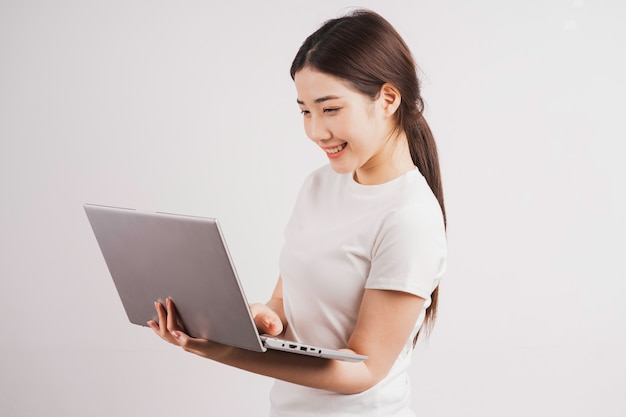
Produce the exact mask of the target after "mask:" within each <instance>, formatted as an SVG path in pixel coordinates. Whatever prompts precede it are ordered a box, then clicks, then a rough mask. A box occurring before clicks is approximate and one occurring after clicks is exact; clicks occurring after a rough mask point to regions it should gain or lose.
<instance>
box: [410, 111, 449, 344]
mask: <svg viewBox="0 0 626 417" xmlns="http://www.w3.org/2000/svg"><path fill="white" fill-rule="evenodd" d="M405 133H406V136H407V141H408V143H409V150H410V152H411V159H412V160H413V163H414V164H415V166H416V167H418V169H419V170H420V172H421V173H422V175H423V176H424V178H425V179H426V182H427V183H428V186H429V187H430V189H431V190H432V192H433V194H434V195H435V198H437V201H438V202H439V207H441V213H442V215H443V224H444V227H445V226H446V224H447V222H446V208H445V205H444V202H443V186H442V184H441V171H440V169H439V156H438V153H437V145H436V144H435V138H434V137H433V134H432V132H431V130H430V127H429V126H428V123H427V122H426V119H425V118H424V115H423V113H422V111H421V109H419V111H418V113H417V120H416V122H414V123H412V126H406V127H405ZM438 300H439V286H437V287H436V288H435V289H434V291H433V292H432V294H431V295H430V306H428V308H427V309H426V316H425V317H424V323H423V324H422V328H421V329H420V330H419V331H418V332H417V335H415V339H414V340H413V345H414V346H415V344H416V343H417V338H418V337H419V335H420V333H421V331H422V329H424V331H425V332H426V335H427V336H428V335H429V334H430V332H431V331H432V329H433V326H434V324H435V319H436V318H437V305H438Z"/></svg>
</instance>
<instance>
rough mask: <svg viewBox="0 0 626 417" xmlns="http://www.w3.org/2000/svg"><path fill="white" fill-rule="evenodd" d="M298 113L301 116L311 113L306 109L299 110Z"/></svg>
mask: <svg viewBox="0 0 626 417" xmlns="http://www.w3.org/2000/svg"><path fill="white" fill-rule="evenodd" d="M300 114H301V115H303V116H308V115H309V114H311V112H310V111H308V110H300Z"/></svg>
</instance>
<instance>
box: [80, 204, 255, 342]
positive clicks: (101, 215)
mask: <svg viewBox="0 0 626 417" xmlns="http://www.w3.org/2000/svg"><path fill="white" fill-rule="evenodd" d="M84 209H85V212H86V214H87V217H88V219H89V222H90V224H91V227H92V229H93V232H94V234H95V236H96V240H97V241H98V245H99V246H100V250H101V251H102V254H103V256H104V259H105V261H106V264H107V267H108V269H109V272H110V274H111V276H112V278H113V281H114V283H115V287H116V289H117V292H118V294H119V296H120V299H121V301H122V305H123V306H124V309H125V311H126V314H127V316H128V319H129V320H130V322H131V323H135V324H138V325H142V326H147V321H148V320H156V319H157V317H156V311H155V308H154V302H155V301H157V300H161V301H162V302H163V303H164V302H165V299H166V298H167V297H170V298H172V300H173V301H174V303H176V307H177V309H178V312H179V315H180V317H181V318H182V319H183V320H184V322H183V323H181V324H182V325H183V327H184V328H185V329H186V331H187V333H188V334H189V335H190V336H192V337H196V338H202V339H208V340H212V341H215V342H219V343H223V344H227V345H231V346H236V347H241V348H244V349H249V350H253V351H259V352H263V351H265V348H264V346H263V344H262V342H261V340H260V337H259V335H258V332H257V330H256V326H255V324H254V320H253V318H252V316H251V313H250V309H249V304H248V301H247V300H246V297H245V295H244V292H243V291H242V288H241V284H240V282H239V278H238V277H237V274H236V271H235V268H234V265H233V263H232V261H231V258H230V255H229V253H228V250H227V248H226V245H225V242H224V240H223V236H222V232H221V230H220V227H219V224H218V221H217V219H212V218H202V217H192V216H183V215H175V214H164V213H152V212H143V211H137V210H133V209H125V208H115V207H107V206H99V205H93V204H85V205H84ZM177 300H179V302H178V303H177Z"/></svg>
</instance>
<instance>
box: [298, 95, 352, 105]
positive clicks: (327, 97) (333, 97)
mask: <svg viewBox="0 0 626 417" xmlns="http://www.w3.org/2000/svg"><path fill="white" fill-rule="evenodd" d="M338 98H341V97H339V96H332V95H331V96H324V97H320V98H316V99H315V104H319V103H323V102H325V101H328V100H336V99H338ZM296 101H297V102H298V104H300V105H304V101H302V100H300V99H296Z"/></svg>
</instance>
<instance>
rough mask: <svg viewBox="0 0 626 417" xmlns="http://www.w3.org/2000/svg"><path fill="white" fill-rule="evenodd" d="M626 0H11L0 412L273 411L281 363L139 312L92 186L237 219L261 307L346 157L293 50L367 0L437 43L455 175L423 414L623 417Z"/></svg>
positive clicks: (446, 151)
mask: <svg viewBox="0 0 626 417" xmlns="http://www.w3.org/2000/svg"><path fill="white" fill-rule="evenodd" d="M624 4H625V3H624V2H622V1H619V0H613V1H587V0H562V1H561V0H559V1H554V0H551V1H539V0H531V1H523V2H521V1H495V0H492V1H489V0H479V1H475V2H468V1H464V0H454V1H445V2H436V1H405V2H391V1H385V2H382V1H381V2H376V1H364V2H362V3H361V4H355V3H352V2H348V1H331V0H320V1H317V2H295V1H288V0H282V1H264V2H253V1H250V2H242V1H228V2H220V3H213V2H208V1H185V0H183V1H176V2H174V1H163V0H154V1H148V0H145V1H138V0H126V1H119V0H111V1H99V2H96V1H79V0H75V1H69V0H65V1H56V2H48V1H40V0H20V1H17V0H15V1H8V0H0V141H1V142H0V143H1V148H0V174H1V175H0V198H1V200H0V201H1V204H0V280H1V281H0V294H1V295H2V302H1V303H0V322H1V323H2V324H1V325H0V410H2V411H0V413H1V414H2V415H3V416H28V417H32V416H65V417H69V416H94V417H96V416H112V415H115V416H136V415H140V416H144V415H145V416H147V415H150V416H155V417H156V416H170V415H172V414H175V415H183V414H190V415H195V416H200V415H204V416H217V415H219V416H252V415H259V416H263V415H267V408H268V400H267V397H268V391H269V389H270V386H271V380H269V379H266V378H263V377H259V376H256V375H251V374H248V373H245V372H242V371H239V370H234V369H231V368H227V367H224V366H222V365H219V364H215V363H212V362H209V361H207V360H203V359H200V358H198V357H195V356H192V355H190V354H187V353H184V352H182V351H179V350H178V349H176V348H174V347H172V346H169V345H166V344H165V343H163V342H161V341H160V340H159V339H158V338H156V337H155V336H154V335H153V334H152V333H151V331H150V330H149V329H146V328H141V327H139V326H133V325H130V324H129V323H128V322H127V319H126V316H125V314H124V311H123V309H122V306H121V304H120V301H119V299H118V298H117V294H116V291H115V288H114V286H113V283H112V281H111V279H110V276H109V274H108V271H107V269H106V266H105V264H104V261H103V259H102V256H101V254H100V252H99V250H98V247H97V244H96V242H95V239H94V236H93V234H92V232H91V230H90V227H89V225H88V222H87V219H86V217H85V215H84V213H83V210H82V204H83V203H85V202H92V203H101V204H110V205H118V206H125V207H136V208H142V209H147V210H159V211H170V212H179V213H186V214H194V215H201V216H216V217H218V218H220V220H221V222H222V225H223V228H224V231H225V234H226V237H227V239H228V241H229V244H230V249H231V252H232V254H233V257H234V259H235V262H236V264H237V267H238V271H239V273H240V276H241V279H242V281H243V285H244V287H245V288H246V291H247V293H248V296H249V299H250V300H251V301H265V300H266V299H267V298H268V297H269V296H270V293H271V290H272V288H273V285H274V283H275V280H276V277H277V275H278V270H277V258H278V253H279V251H280V248H281V246H282V239H283V234H282V233H283V228H284V226H285V223H286V221H287V219H288V217H289V215H290V212H291V208H292V205H293V203H294V199H295V196H296V193H297V191H298V189H299V187H300V184H301V181H302V180H303V178H304V177H305V176H306V175H307V174H308V172H310V171H311V170H312V169H314V168H316V167H318V166H320V165H322V164H325V163H326V160H325V157H324V155H323V154H322V153H321V152H320V151H319V150H318V149H317V148H316V147H315V146H314V145H313V144H312V143H310V141H309V140H308V139H307V138H306V137H305V135H304V132H303V129H302V125H301V116H300V115H299V111H298V108H297V105H296V103H295V98H296V94H295V89H294V87H293V83H292V81H291V79H290V77H289V73H288V70H289V65H290V63H291V59H292V58H293V56H294V54H295V52H296V50H297V48H298V47H299V45H300V43H301V42H302V41H303V40H304V38H305V37H306V36H307V35H308V34H310V33H311V32H312V31H313V30H315V29H316V28H317V27H318V26H319V25H320V24H321V23H322V22H323V21H324V20H325V19H328V18H331V17H335V16H337V15H339V14H341V13H343V11H344V10H345V9H346V7H349V6H357V5H359V6H367V7H371V8H373V9H374V10H376V11H378V12H379V13H381V14H382V15H383V16H385V17H386V18H387V19H388V20H390V21H391V22H392V24H394V25H395V26H396V28H397V29H398V30H399V32H400V33H401V34H402V35H403V36H404V38H405V40H406V41H407V42H408V44H409V45H410V47H411V49H412V51H413V53H414V55H415V57H416V59H417V61H418V64H419V66H420V68H421V72H422V74H421V76H422V80H423V95H424V98H425V100H426V103H427V109H426V115H427V118H428V120H429V122H430V124H431V127H432V129H433V131H434V133H435V136H436V138H437V141H438V144H439V151H440V157H441V164H442V169H443V176H444V178H443V179H444V187H445V192H446V203H447V210H448V218H449V224H448V237H449V254H450V258H449V268H448V273H447V276H446V278H445V280H444V281H443V283H442V286H441V306H440V315H439V320H438V323H437V327H436V330H435V332H434V334H433V335H432V337H431V339H430V341H429V342H428V343H422V344H420V345H419V346H418V347H417V355H416V361H415V364H414V367H413V370H412V376H413V400H414V405H415V410H416V411H417V412H418V414H419V415H422V416H446V417H452V416H468V417H486V416H487V417H488V416H503V415H504V416H508V417H515V416H529V415H532V416H568V417H573V416H581V417H582V416H589V415H602V416H623V415H626V402H625V401H624V399H623V393H624V388H625V387H626V377H625V375H626V359H625V358H624V351H625V350H626V349H625V347H626V346H625V345H626V331H625V329H626V325H625V324H626V323H625V322H626V307H625V306H624V305H625V303H624V302H623V299H624V296H625V295H626V267H625V266H624V263H623V261H622V259H623V258H624V255H623V254H624V252H625V250H626V238H625V236H626V218H625V215H624V213H625V212H626V195H625V192H624V190H625V189H626V187H625V184H624V182H625V181H624V179H625V178H626V168H624V164H623V158H624V140H626V129H625V128H624V125H623V119H624V113H625V111H626V106H625V105H624V99H623V98H624V97H625V96H626V86H625V82H624V76H623V74H625V73H626V63H625V54H624V52H625V51H626V42H625V40H626V28H625V26H624V24H623V22H624V20H625V19H626V6H624Z"/></svg>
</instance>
